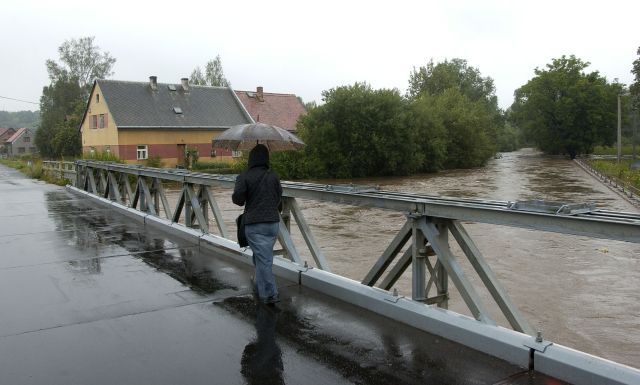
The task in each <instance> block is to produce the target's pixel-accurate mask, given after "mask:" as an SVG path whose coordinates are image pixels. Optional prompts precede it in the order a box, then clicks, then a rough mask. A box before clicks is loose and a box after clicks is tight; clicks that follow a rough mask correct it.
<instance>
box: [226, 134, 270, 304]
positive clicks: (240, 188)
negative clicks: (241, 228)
mask: <svg viewBox="0 0 640 385" xmlns="http://www.w3.org/2000/svg"><path fill="white" fill-rule="evenodd" d="M231 199H232V201H233V203H235V204H237V205H238V206H244V224H245V233H246V236H247V241H248V243H249V247H250V248H251V251H252V252H253V264H254V266H255V267H256V272H255V285H256V289H257V292H258V300H259V301H260V302H263V303H266V304H275V303H276V302H280V299H279V297H278V287H277V286H276V280H275V277H274V276H273V270H272V266H273V246H274V245H275V242H276V237H277V235H278V228H279V225H280V207H281V202H282V186H281V185H280V179H279V178H278V176H277V175H276V174H275V173H274V172H273V171H271V170H270V169H269V150H268V149H267V147H265V146H264V145H262V144H258V145H256V146H255V147H254V148H253V149H252V150H251V152H250V153H249V166H248V169H247V170H246V171H245V172H243V173H242V174H240V175H238V177H237V178H236V184H235V188H234V190H233V195H232V197H231Z"/></svg>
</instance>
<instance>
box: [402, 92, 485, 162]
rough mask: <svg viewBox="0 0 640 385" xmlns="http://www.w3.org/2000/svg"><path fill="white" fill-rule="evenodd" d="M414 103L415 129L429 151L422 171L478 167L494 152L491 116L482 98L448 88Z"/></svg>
mask: <svg viewBox="0 0 640 385" xmlns="http://www.w3.org/2000/svg"><path fill="white" fill-rule="evenodd" d="M412 105H413V114H414V129H415V130H416V131H417V133H418V137H419V139H418V141H419V144H420V147H421V151H422V153H424V154H426V156H425V159H424V163H423V167H422V169H423V171H435V170H438V169H442V168H472V167H479V166H482V165H483V164H485V163H486V161H487V160H488V159H490V158H491V157H492V156H493V154H494V153H495V151H496V147H495V144H494V143H493V142H492V138H491V136H490V135H489V133H490V132H491V127H492V124H493V121H492V116H491V114H489V113H488V112H487V110H486V108H485V104H484V103H483V102H482V101H480V100H476V101H473V100H470V99H469V98H468V97H467V96H466V95H464V94H463V93H462V92H461V91H460V90H458V89H455V88H449V89H447V90H445V91H444V92H443V93H442V94H440V95H429V94H425V95H422V96H421V97H420V98H418V99H414V101H413V103H412Z"/></svg>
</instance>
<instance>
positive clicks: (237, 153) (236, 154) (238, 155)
mask: <svg viewBox="0 0 640 385" xmlns="http://www.w3.org/2000/svg"><path fill="white" fill-rule="evenodd" d="M231 156H232V157H234V158H241V157H242V151H235V150H234V151H231Z"/></svg>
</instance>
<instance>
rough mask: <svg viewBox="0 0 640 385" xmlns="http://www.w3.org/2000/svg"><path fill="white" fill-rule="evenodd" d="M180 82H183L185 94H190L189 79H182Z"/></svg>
mask: <svg viewBox="0 0 640 385" xmlns="http://www.w3.org/2000/svg"><path fill="white" fill-rule="evenodd" d="M180 81H182V89H183V90H184V92H188V91H189V78H182V79H180Z"/></svg>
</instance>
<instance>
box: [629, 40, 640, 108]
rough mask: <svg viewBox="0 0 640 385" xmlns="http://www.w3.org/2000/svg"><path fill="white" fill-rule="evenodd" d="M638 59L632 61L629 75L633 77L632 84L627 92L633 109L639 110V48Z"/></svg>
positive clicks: (639, 50)
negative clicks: (630, 97)
mask: <svg viewBox="0 0 640 385" xmlns="http://www.w3.org/2000/svg"><path fill="white" fill-rule="evenodd" d="M637 53H638V58H637V59H636V60H634V61H633V68H632V69H631V73H632V74H633V76H634V82H633V83H631V85H630V86H629V92H630V93H631V95H632V96H633V100H634V104H635V105H634V108H635V109H636V110H638V109H640V47H638V51H637Z"/></svg>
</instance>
